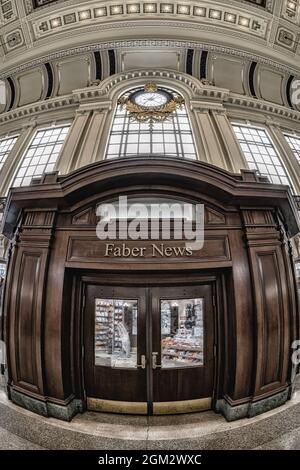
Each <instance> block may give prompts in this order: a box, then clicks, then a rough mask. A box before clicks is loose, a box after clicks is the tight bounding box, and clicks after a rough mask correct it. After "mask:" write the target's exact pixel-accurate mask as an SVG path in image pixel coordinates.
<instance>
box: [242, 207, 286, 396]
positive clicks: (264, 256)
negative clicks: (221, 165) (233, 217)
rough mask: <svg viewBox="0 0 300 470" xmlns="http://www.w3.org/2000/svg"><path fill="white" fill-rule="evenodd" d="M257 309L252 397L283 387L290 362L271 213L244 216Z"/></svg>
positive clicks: (280, 259)
mask: <svg viewBox="0 0 300 470" xmlns="http://www.w3.org/2000/svg"><path fill="white" fill-rule="evenodd" d="M243 217H244V223H245V233H246V238H247V243H248V247H249V261H250V266H251V271H252V286H253V296H254V299H255V308H256V354H255V361H256V365H255V370H256V371H255V385H254V397H255V398H257V397H259V398H264V397H265V396H266V397H267V396H268V395H271V394H272V392H274V391H275V390H276V391H280V389H284V388H285V386H286V380H287V371H288V361H289V338H290V322H289V294H288V287H287V282H288V280H287V276H286V270H285V264H284V260H283V256H282V251H281V241H280V234H279V231H278V228H277V226H276V222H275V218H274V213H273V212H272V211H267V210H265V211H263V210H257V211H255V210H247V211H244V212H243Z"/></svg>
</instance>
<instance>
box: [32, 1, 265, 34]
mask: <svg viewBox="0 0 300 470" xmlns="http://www.w3.org/2000/svg"><path fill="white" fill-rule="evenodd" d="M83 6H84V5H81V8H80V10H78V9H77V8H75V6H74V7H72V9H71V8H69V9H68V8H64V9H61V8H60V9H59V10H58V11H55V12H53V13H52V12H50V14H49V11H48V10H47V12H45V15H44V16H41V15H40V16H39V18H38V20H33V21H32V28H33V31H34V34H35V39H38V38H41V37H45V36H49V35H53V34H57V33H58V32H60V31H62V30H70V29H74V28H78V27H82V25H89V24H95V22H96V23H99V24H101V23H103V22H105V21H110V22H111V21H112V19H113V20H114V21H123V20H127V18H129V19H131V18H135V19H139V20H140V19H146V18H147V17H154V18H155V19H156V20H158V19H165V18H166V17H167V18H168V19H169V20H170V19H172V18H174V19H177V18H182V19H186V20H189V21H190V20H192V21H193V22H198V23H201V24H202V23H203V22H207V23H213V24H218V23H219V24H221V25H222V27H224V28H226V29H228V28H229V29H237V30H239V31H240V32H247V33H248V34H251V35H254V36H259V37H262V38H265V37H266V34H267V30H268V25H269V20H268V19H266V18H263V17H262V15H258V14H257V15H256V14H255V13H253V12H252V13H249V12H247V11H246V10H245V9H241V8H238V7H235V6H234V5H230V4H229V5H228V4H227V5H222V3H215V4H214V5H213V6H210V5H209V4H207V2H201V1H198V2H197V3H195V2H193V3H192V2H190V3H180V2H176V1H175V2H171V3H170V2H156V1H151V2H135V3H132V2H119V4H116V3H115V2H105V3H101V4H99V3H94V2H91V3H88V4H86V5H85V9H82V8H83Z"/></svg>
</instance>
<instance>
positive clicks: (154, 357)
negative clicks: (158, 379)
mask: <svg viewBox="0 0 300 470" xmlns="http://www.w3.org/2000/svg"><path fill="white" fill-rule="evenodd" d="M157 356H158V352H153V353H152V369H154V370H155V369H159V368H160V367H161V364H157Z"/></svg>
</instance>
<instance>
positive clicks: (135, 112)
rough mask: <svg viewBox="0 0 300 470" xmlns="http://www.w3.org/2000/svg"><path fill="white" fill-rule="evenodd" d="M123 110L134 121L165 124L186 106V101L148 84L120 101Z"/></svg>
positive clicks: (153, 84) (152, 84)
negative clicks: (179, 109) (178, 110)
mask: <svg viewBox="0 0 300 470" xmlns="http://www.w3.org/2000/svg"><path fill="white" fill-rule="evenodd" d="M118 104H119V105H120V106H121V108H122V109H126V111H127V112H128V114H129V118H130V119H131V120H132V121H138V122H149V124H150V126H152V125H153V124H154V123H155V122H164V121H166V120H168V119H170V118H171V117H172V114H173V113H174V112H175V111H176V110H177V109H178V108H181V107H182V106H183V105H184V99H183V98H182V97H181V96H179V95H176V94H173V93H171V92H169V91H167V90H164V89H162V88H159V87H158V86H157V85H156V84H155V83H146V85H145V86H144V88H142V89H140V90H136V91H134V92H133V93H132V94H130V95H129V96H122V97H121V98H120V99H119V100H118Z"/></svg>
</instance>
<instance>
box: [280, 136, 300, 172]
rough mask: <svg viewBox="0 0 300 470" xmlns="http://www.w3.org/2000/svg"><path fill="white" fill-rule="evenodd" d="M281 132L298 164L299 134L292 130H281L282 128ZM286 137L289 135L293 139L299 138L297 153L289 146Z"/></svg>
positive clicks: (299, 154) (299, 161)
mask: <svg viewBox="0 0 300 470" xmlns="http://www.w3.org/2000/svg"><path fill="white" fill-rule="evenodd" d="M282 134H283V137H284V139H285V141H286V143H287V144H288V146H289V149H290V150H291V152H292V153H293V155H294V157H295V159H296V161H297V163H298V164H299V165H300V134H297V133H296V132H294V133H293V131H286V130H283V129H282ZM287 137H291V138H293V139H297V140H299V153H298V152H297V150H294V149H293V147H292V146H291V144H290V143H289V141H288V139H287Z"/></svg>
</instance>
